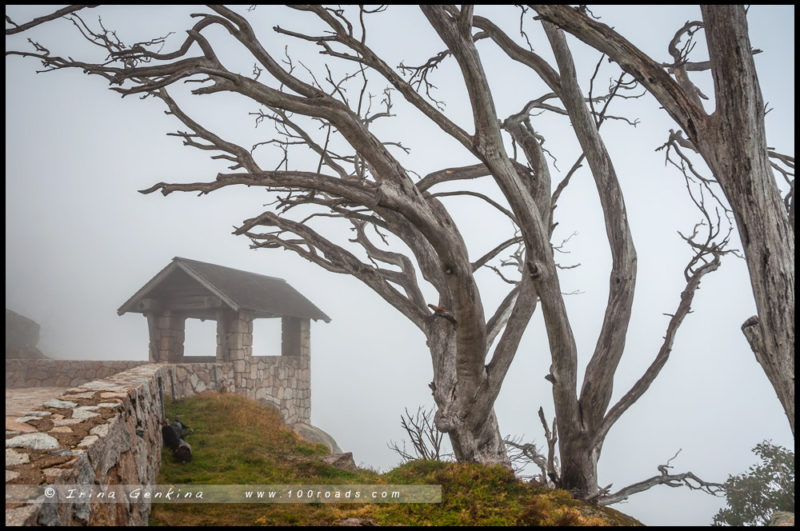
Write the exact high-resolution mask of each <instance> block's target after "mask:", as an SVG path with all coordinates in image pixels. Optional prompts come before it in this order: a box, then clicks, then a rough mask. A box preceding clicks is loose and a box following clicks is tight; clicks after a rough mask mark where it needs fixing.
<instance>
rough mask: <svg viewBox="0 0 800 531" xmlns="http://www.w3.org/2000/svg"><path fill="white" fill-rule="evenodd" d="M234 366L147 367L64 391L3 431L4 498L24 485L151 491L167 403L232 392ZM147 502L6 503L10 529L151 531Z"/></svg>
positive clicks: (159, 463)
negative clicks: (126, 528) (145, 528)
mask: <svg viewBox="0 0 800 531" xmlns="http://www.w3.org/2000/svg"><path fill="white" fill-rule="evenodd" d="M232 385H233V371H232V367H231V365H230V364H217V363H208V364H191V365H188V364H185V365H174V364H161V363H159V364H146V365H140V366H138V367H135V368H132V369H129V370H127V371H124V372H120V373H118V374H115V375H113V376H110V377H107V378H103V379H99V380H94V381H91V382H85V383H83V384H81V385H79V386H76V387H73V388H71V389H68V390H66V391H65V392H64V393H62V394H60V395H58V396H54V397H53V398H52V399H49V400H46V401H44V402H42V404H41V405H39V406H36V407H33V408H31V411H30V412H26V415H25V416H24V417H21V418H17V419H15V420H14V423H13V425H12V427H13V428H14V429H12V430H9V429H8V428H7V429H6V491H7V493H8V492H12V493H15V496H17V495H18V494H19V491H18V490H17V491H15V490H14V489H21V488H22V487H20V485H42V484H49V485H54V486H58V485H77V486H79V487H85V488H86V489H89V488H90V487H91V486H93V489H94V490H93V491H88V490H87V491H86V492H99V491H100V490H102V489H103V488H104V487H107V486H110V485H142V486H146V485H152V484H153V483H154V482H155V478H156V476H157V474H158V470H159V468H160V466H161V448H162V440H161V422H162V420H163V413H162V411H163V409H162V408H163V397H170V396H171V397H174V398H175V399H180V398H185V397H188V396H192V395H194V394H196V393H200V392H203V391H208V390H220V391H223V390H230V389H231V388H232ZM149 513H150V503H149V500H142V501H141V503H134V502H131V503H100V502H97V501H95V502H94V503H92V501H91V496H90V497H85V498H83V499H81V498H78V499H75V500H73V501H67V502H65V503H47V502H46V501H45V499H44V498H42V497H41V496H39V497H38V498H35V497H34V498H32V499H30V500H28V501H26V502H14V503H6V525H92V526H94V525H111V526H113V525H146V524H147V519H148V515H149Z"/></svg>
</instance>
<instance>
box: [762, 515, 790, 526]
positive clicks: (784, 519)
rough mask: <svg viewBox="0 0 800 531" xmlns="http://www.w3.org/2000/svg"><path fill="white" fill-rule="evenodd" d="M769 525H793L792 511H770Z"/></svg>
mask: <svg viewBox="0 0 800 531" xmlns="http://www.w3.org/2000/svg"><path fill="white" fill-rule="evenodd" d="M767 525H770V526H780V527H783V526H786V527H788V526H791V527H794V513H790V512H788V511H775V512H774V513H772V518H770V520H769V524H767Z"/></svg>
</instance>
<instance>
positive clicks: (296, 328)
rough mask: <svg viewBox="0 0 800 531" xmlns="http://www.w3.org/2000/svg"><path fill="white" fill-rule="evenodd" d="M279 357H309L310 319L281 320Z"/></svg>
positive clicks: (291, 318)
mask: <svg viewBox="0 0 800 531" xmlns="http://www.w3.org/2000/svg"><path fill="white" fill-rule="evenodd" d="M281 356H302V357H306V358H307V357H309V356H311V320H310V319H299V318H297V317H284V318H282V319H281Z"/></svg>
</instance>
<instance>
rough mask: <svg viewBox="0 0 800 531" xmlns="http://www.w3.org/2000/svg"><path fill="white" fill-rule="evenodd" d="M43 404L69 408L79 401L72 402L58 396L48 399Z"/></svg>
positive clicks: (57, 407)
mask: <svg viewBox="0 0 800 531" xmlns="http://www.w3.org/2000/svg"><path fill="white" fill-rule="evenodd" d="M42 405H43V406H45V407H53V408H56V409H67V408H71V407H75V406H77V405H78V403H77V402H70V401H69V400H59V399H57V398H53V399H51V400H48V401H47V402H45V403H44V404H42Z"/></svg>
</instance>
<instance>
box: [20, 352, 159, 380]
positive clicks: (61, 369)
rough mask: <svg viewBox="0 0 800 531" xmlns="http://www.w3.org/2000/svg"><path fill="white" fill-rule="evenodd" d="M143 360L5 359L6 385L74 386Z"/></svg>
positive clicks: (129, 366)
mask: <svg viewBox="0 0 800 531" xmlns="http://www.w3.org/2000/svg"><path fill="white" fill-rule="evenodd" d="M145 363H148V362H147V361H79V360H50V359H42V360H22V359H11V360H6V387H69V386H72V387H74V386H76V385H80V384H82V383H85V382H90V381H92V380H96V379H99V378H105V377H107V376H111V375H112V374H116V373H118V372H122V371H125V370H128V369H130V368H133V367H136V366H138V365H143V364H145Z"/></svg>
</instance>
